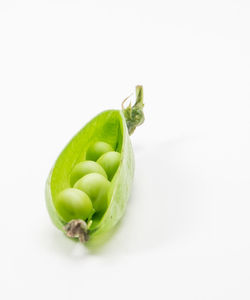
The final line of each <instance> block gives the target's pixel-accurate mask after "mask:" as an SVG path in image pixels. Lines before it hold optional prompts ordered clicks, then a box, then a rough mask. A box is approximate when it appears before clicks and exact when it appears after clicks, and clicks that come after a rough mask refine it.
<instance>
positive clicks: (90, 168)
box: [70, 160, 107, 186]
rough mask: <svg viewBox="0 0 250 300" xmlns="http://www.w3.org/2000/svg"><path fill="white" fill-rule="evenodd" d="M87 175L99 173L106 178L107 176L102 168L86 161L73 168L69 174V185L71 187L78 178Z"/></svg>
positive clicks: (93, 162)
mask: <svg viewBox="0 0 250 300" xmlns="http://www.w3.org/2000/svg"><path fill="white" fill-rule="evenodd" d="M89 173H99V174H101V175H103V176H104V177H105V178H107V174H106V172H105V171H104V169H103V167H102V166H100V165H99V164H98V163H96V162H95V161H91V160H86V161H82V162H80V163H78V164H77V165H75V167H74V168H73V170H72V172H71V174H70V185H71V186H73V185H74V184H75V183H76V182H77V181H78V180H79V179H80V178H82V177H83V176H85V175H87V174H89Z"/></svg>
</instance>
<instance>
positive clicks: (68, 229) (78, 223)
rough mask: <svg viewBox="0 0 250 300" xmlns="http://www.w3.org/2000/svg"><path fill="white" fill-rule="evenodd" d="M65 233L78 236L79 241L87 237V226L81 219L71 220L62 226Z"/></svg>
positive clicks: (72, 236)
mask: <svg viewBox="0 0 250 300" xmlns="http://www.w3.org/2000/svg"><path fill="white" fill-rule="evenodd" d="M64 230H65V233H66V235H67V236H68V237H70V238H79V241H80V242H81V243H84V242H86V241H87V240H88V239H89V236H88V226H87V224H86V222H84V221H83V220H71V221H70V222H69V223H67V224H66V225H65V226H64Z"/></svg>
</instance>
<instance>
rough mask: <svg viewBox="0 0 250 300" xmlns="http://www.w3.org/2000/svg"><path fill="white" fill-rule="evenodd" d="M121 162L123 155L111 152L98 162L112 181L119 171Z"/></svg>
mask: <svg viewBox="0 0 250 300" xmlns="http://www.w3.org/2000/svg"><path fill="white" fill-rule="evenodd" d="M120 161H121V154H120V153H119V152H115V151H111V152H107V153H105V154H103V155H102V156H101V157H100V158H99V159H98V160H97V162H98V164H100V165H101V166H102V167H103V169H104V170H105V171H106V173H107V175H108V179H109V180H112V178H113V176H114V175H115V172H116V171H117V169H118V167H119V165H120Z"/></svg>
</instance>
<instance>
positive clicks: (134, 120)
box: [122, 85, 145, 135]
mask: <svg viewBox="0 0 250 300" xmlns="http://www.w3.org/2000/svg"><path fill="white" fill-rule="evenodd" d="M135 93H136V101H135V104H134V105H133V106H132V105H131V102H130V103H129V105H128V106H127V107H126V108H125V107H124V103H125V102H126V101H127V100H128V98H129V97H130V96H128V97H127V98H126V99H125V100H124V101H123V102H122V112H123V114H124V117H125V119H126V123H127V127H128V133H129V135H131V134H132V133H133V132H134V131H135V129H136V127H137V126H140V125H141V124H142V123H143V122H144V119H145V118H144V113H143V107H144V103H143V87H142V85H137V86H136V88H135Z"/></svg>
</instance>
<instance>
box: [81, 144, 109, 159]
mask: <svg viewBox="0 0 250 300" xmlns="http://www.w3.org/2000/svg"><path fill="white" fill-rule="evenodd" d="M108 151H113V148H112V147H111V146H110V145H109V144H108V143H105V142H96V143H94V144H92V145H91V146H90V147H89V148H88V150H87V153H86V159H88V160H94V161H96V160H97V159H98V158H99V157H100V156H101V155H103V154H104V153H106V152H108Z"/></svg>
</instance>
